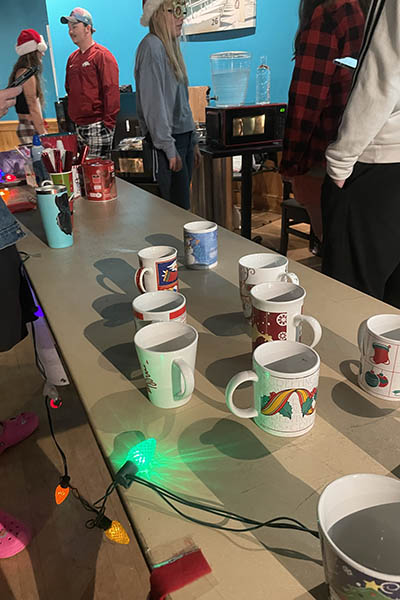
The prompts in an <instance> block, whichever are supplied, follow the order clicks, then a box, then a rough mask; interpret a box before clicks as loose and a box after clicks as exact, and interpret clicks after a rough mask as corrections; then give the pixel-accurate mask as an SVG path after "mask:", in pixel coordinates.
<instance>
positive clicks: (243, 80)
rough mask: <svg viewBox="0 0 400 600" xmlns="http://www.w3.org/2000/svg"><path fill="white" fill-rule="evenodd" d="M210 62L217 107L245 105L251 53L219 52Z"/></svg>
mask: <svg viewBox="0 0 400 600" xmlns="http://www.w3.org/2000/svg"><path fill="white" fill-rule="evenodd" d="M210 62H211V76H212V83H213V88H214V96H215V97H216V100H215V102H216V105H217V106H238V105H240V104H244V102H245V99H246V94H247V86H248V84H249V76H250V64H251V54H250V52H240V51H236V52H217V53H216V54H211V56H210Z"/></svg>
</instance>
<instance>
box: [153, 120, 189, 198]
mask: <svg viewBox="0 0 400 600" xmlns="http://www.w3.org/2000/svg"><path fill="white" fill-rule="evenodd" d="M173 137H174V139H175V145H176V149H177V151H178V153H179V156H180V157H181V160H182V169H181V170H180V171H178V172H177V173H176V172H174V171H171V170H170V168H169V160H168V158H167V155H166V154H165V152H163V151H162V150H157V159H158V165H156V177H157V183H158V186H159V188H160V192H161V196H162V198H164V200H168V202H172V204H176V205H177V206H180V207H181V208H186V209H189V208H190V182H191V180H192V173H193V157H194V155H193V140H192V138H193V133H192V132H191V131H190V132H188V133H180V134H176V135H174V136H173Z"/></svg>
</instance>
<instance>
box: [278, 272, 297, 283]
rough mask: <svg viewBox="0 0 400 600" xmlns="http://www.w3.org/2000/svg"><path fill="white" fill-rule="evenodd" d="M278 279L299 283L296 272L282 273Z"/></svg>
mask: <svg viewBox="0 0 400 600" xmlns="http://www.w3.org/2000/svg"><path fill="white" fill-rule="evenodd" d="M280 279H281V280H282V281H288V282H289V283H295V284H296V285H299V278H298V277H297V275H296V273H282V275H281V277H280Z"/></svg>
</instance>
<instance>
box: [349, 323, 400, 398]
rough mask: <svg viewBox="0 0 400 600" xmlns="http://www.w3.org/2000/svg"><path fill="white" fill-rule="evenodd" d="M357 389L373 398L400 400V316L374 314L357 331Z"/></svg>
mask: <svg viewBox="0 0 400 600" xmlns="http://www.w3.org/2000/svg"><path fill="white" fill-rule="evenodd" d="M358 347H359V348H360V353H361V358H360V371H359V374H358V383H359V386H360V387H361V388H362V389H363V390H365V391H367V392H368V393H369V394H372V395H373V396H377V397H378V398H384V399H385V400H400V315H375V316H373V317H371V318H369V319H368V320H367V321H363V323H361V325H360V327H359V329H358Z"/></svg>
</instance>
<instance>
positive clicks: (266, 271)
mask: <svg viewBox="0 0 400 600" xmlns="http://www.w3.org/2000/svg"><path fill="white" fill-rule="evenodd" d="M267 281H291V282H292V283H297V284H298V283H299V278H298V277H297V275H295V273H288V259H287V258H286V256H282V255H281V254H273V253H272V252H270V253H268V252H263V253H260V254H248V255H247V256H242V258H240V259H239V287H240V298H241V300H242V306H243V313H244V316H245V317H246V319H250V318H251V298H250V290H251V288H252V287H253V286H255V285H258V284H259V283H266V282H267Z"/></svg>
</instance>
